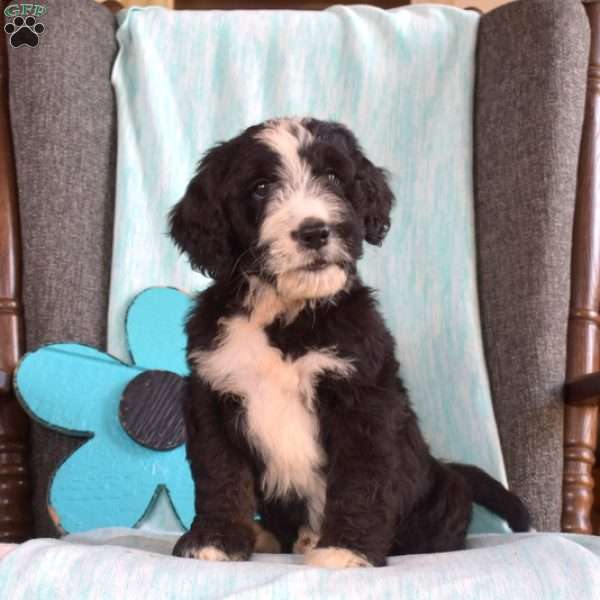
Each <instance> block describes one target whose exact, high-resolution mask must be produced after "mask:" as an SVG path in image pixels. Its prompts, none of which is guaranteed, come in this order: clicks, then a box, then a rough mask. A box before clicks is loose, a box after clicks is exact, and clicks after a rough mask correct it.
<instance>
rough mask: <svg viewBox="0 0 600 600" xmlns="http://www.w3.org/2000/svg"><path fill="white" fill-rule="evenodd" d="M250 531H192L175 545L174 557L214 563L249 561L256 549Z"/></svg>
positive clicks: (207, 529) (201, 529) (185, 534)
mask: <svg viewBox="0 0 600 600" xmlns="http://www.w3.org/2000/svg"><path fill="white" fill-rule="evenodd" d="M248 529H249V531H247V530H246V529H245V528H240V529H234V528H228V529H224V530H223V532H218V531H215V530H211V529H210V528H198V529H190V531H188V532H187V533H184V534H183V535H182V536H181V537H180V538H179V540H178V542H177V543H176V544H175V547H174V548H173V555H174V556H181V557H182V558H195V559H199V560H212V561H227V560H248V559H249V558H250V554H251V553H252V549H253V547H254V533H253V531H252V530H251V529H250V528H248Z"/></svg>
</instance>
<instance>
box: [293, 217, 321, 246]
mask: <svg viewBox="0 0 600 600" xmlns="http://www.w3.org/2000/svg"><path fill="white" fill-rule="evenodd" d="M292 237H293V238H294V239H296V240H298V241H299V242H300V244H301V245H302V246H304V247H305V248H311V249H313V250H318V249H319V248H322V247H323V246H325V245H326V244H327V242H328V241H329V227H327V225H326V224H325V222H324V221H321V220H320V219H304V221H302V223H300V227H298V229H297V230H296V231H294V232H293V233H292Z"/></svg>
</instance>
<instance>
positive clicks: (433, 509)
mask: <svg viewBox="0 0 600 600" xmlns="http://www.w3.org/2000/svg"><path fill="white" fill-rule="evenodd" d="M267 126H268V124H266V125H265V124H263V125H259V126H255V127H252V128H250V129H248V130H246V131H245V132H244V133H242V134H241V135H240V136H238V137H237V138H235V139H233V140H231V141H230V142H226V143H224V144H221V145H219V146H217V147H216V148H214V149H213V150H211V151H210V152H209V153H208V154H207V155H206V156H205V157H204V159H203V161H202V162H201V164H200V167H199V169H198V172H197V174H196V176H195V177H194V178H193V179H192V181H191V183H190V185H189V187H188V189H187V191H186V194H185V196H184V198H183V199H182V200H181V201H180V202H179V204H178V205H177V206H176V207H175V208H174V209H173V211H172V213H171V233H172V236H173V239H174V240H175V242H176V244H177V245H178V246H179V248H180V249H181V250H182V251H185V252H186V253H187V254H188V256H189V258H190V261H191V263H192V265H193V266H194V267H196V268H197V269H200V270H201V271H203V272H204V273H206V274H209V275H211V276H212V277H213V278H215V282H214V284H213V285H212V286H211V287H209V288H208V289H207V290H206V291H204V292H203V293H201V294H200V295H199V296H198V299H197V304H196V306H195V308H194V310H193V312H192V313H191V315H190V317H189V320H188V323H187V333H188V356H190V357H192V356H193V355H194V353H195V352H198V351H204V352H212V351H214V350H215V349H216V348H218V346H219V344H220V343H221V341H222V340H221V335H222V324H223V323H224V322H226V321H227V319H231V318H234V317H235V316H236V315H247V314H249V310H251V309H249V308H248V303H247V298H248V295H249V293H250V292H251V290H250V286H251V284H250V279H251V277H252V276H255V277H256V278H257V280H258V281H262V282H264V283H265V284H266V285H270V284H272V283H273V282H274V281H275V280H276V278H277V273H276V272H271V271H269V269H268V268H266V267H265V260H264V258H265V255H266V253H268V250H269V249H268V248H265V247H263V246H261V243H260V226H261V223H262V222H263V220H264V219H265V215H266V214H267V213H268V210H269V209H268V206H269V197H266V198H263V197H262V196H261V194H257V193H256V192H253V190H256V189H258V188H257V187H256V183H257V182H265V181H266V182H268V185H269V186H273V189H275V188H276V187H277V182H278V181H279V180H280V179H281V177H282V170H281V169H282V158H281V156H279V155H278V154H277V152H275V151H274V150H273V149H272V148H269V147H267V146H266V145H265V144H264V143H261V142H260V141H257V134H259V133H260V132H261V131H262V130H263V129H264V128H265V127H267ZM287 127H288V129H289V130H290V131H291V132H292V133H294V134H298V131H297V129H298V128H299V127H302V128H304V129H305V130H307V131H308V132H310V143H304V144H303V145H302V144H301V145H300V147H299V150H298V154H299V156H300V158H301V159H302V161H304V163H303V164H307V165H309V167H310V170H311V173H312V174H313V176H314V178H315V181H320V182H321V185H322V186H324V187H323V189H325V190H330V191H331V190H332V191H333V193H334V194H335V195H336V197H339V198H340V199H341V201H343V203H344V205H343V206H344V211H343V212H344V217H343V219H342V220H341V222H340V223H337V224H336V225H335V232H334V233H335V236H337V238H339V239H341V240H343V242H344V244H345V248H346V250H347V253H348V256H349V258H347V259H346V262H345V263H343V264H342V267H343V268H344V269H345V272H346V273H347V284H346V285H345V287H344V289H343V290H340V291H339V293H336V294H335V295H334V297H332V298H326V299H319V300H318V301H313V302H306V303H304V304H303V305H302V307H301V309H300V310H299V311H298V312H297V314H295V315H294V317H293V319H292V320H291V321H290V320H289V319H286V318H283V317H282V316H278V317H277V318H275V319H274V320H273V321H272V322H270V323H269V324H267V325H266V326H265V328H264V332H265V333H266V336H267V339H268V344H269V345H270V346H271V347H273V348H276V349H278V350H279V351H280V353H281V356H282V357H284V358H285V359H286V360H288V361H292V362H293V361H294V360H297V359H298V358H300V357H302V356H304V355H305V354H306V353H307V352H308V351H309V350H313V349H323V348H335V350H336V355H337V356H338V357H340V359H343V360H348V361H351V364H352V365H353V368H354V371H353V373H352V375H350V376H348V377H342V376H339V375H336V374H335V373H325V374H324V375H322V376H320V377H319V378H318V381H317V382H316V383H315V385H316V393H315V398H316V402H315V410H316V415H317V421H318V436H319V443H320V445H321V447H322V448H323V450H324V454H325V456H326V462H325V463H324V464H323V465H322V467H321V470H322V473H321V474H322V476H323V478H324V481H325V482H326V502H325V506H324V510H323V514H322V515H321V516H322V521H321V527H320V532H319V533H320V538H319V542H318V546H317V547H318V548H331V547H335V548H346V549H349V550H352V551H353V552H354V553H356V554H357V555H360V556H363V557H366V559H367V560H368V562H369V563H371V564H372V565H376V566H379V565H384V564H385V563H386V556H388V555H390V554H407V553H420V552H441V551H449V550H457V549H461V548H463V547H464V544H465V535H466V531H467V527H468V525H469V522H470V519H471V511H472V504H473V502H474V501H479V502H481V503H482V504H484V505H486V506H488V507H489V508H490V509H492V510H494V511H496V512H497V513H498V514H500V515H501V516H503V517H504V518H507V519H508V520H509V523H510V524H511V525H512V527H513V528H514V529H515V530H517V531H524V530H526V529H527V528H528V526H529V518H528V514H527V510H526V509H525V507H524V506H523V504H522V503H521V502H520V500H518V498H516V496H514V495H512V494H510V493H509V492H508V491H506V490H505V489H504V488H503V487H502V486H501V485H500V484H499V483H497V482H496V481H495V480H493V479H492V478H491V477H489V476H488V475H487V474H485V473H484V472H483V471H481V470H479V469H477V468H476V467H471V466H464V465H452V464H445V463H442V462H440V461H438V460H436V459H435V458H433V457H432V456H431V455H430V453H429V449H428V446H427V444H426V443H425V441H424V439H423V437H422V435H421V432H420V430H419V427H418V423H417V418H416V416H415V413H414V412H413V409H412V407H411V404H410V401H409V398H408V396H407V393H406V390H405V389H404V387H403V385H402V382H401V380H400V378H399V375H398V372H399V364H398V362H397V361H396V359H395V353H394V340H393V338H392V336H391V334H390V332H389V331H388V329H387V328H386V326H385V323H384V321H383V319H382V317H381V315H380V313H379V312H378V309H377V304H376V301H375V299H374V296H373V292H372V291H371V290H370V289H368V288H367V287H365V286H364V285H363V284H362V282H361V281H360V279H359V277H358V276H357V274H356V270H355V263H356V261H357V260H358V259H359V258H360V256H361V254H362V243H363V240H366V241H367V242H369V243H371V244H381V242H382V241H383V238H384V237H385V234H386V232H387V230H388V228H389V223H390V221H389V213H390V209H391V207H392V203H393V195H392V192H391V191H390V188H389V186H388V184H387V179H386V174H385V172H384V171H383V170H381V169H379V168H377V167H375V166H374V165H373V164H372V163H371V162H370V161H369V160H368V159H367V158H366V157H365V156H364V154H363V153H362V150H361V149H360V146H359V145H358V143H357V141H356V139H355V137H354V136H353V135H352V133H351V132H350V131H349V130H348V129H346V128H345V127H343V126H342V125H339V124H337V123H328V122H321V121H316V120H313V119H309V120H303V121H301V122H296V121H290V122H289V123H288V125H287ZM298 135H299V134H298ZM332 172H333V173H335V177H331V173H332ZM327 174H329V175H327ZM327 186H333V187H327ZM260 189H263V188H260ZM269 190H271V193H272V189H271V188H269ZM257 196H261V197H260V198H259V200H260V201H256V197H257ZM342 262H343V261H342ZM190 366H191V369H192V373H193V374H192V376H191V379H190V389H191V393H190V395H189V398H188V402H187V405H186V407H185V419H186V427H187V452H188V458H189V461H190V464H191V470H192V476H193V478H194V481H195V484H196V504H195V508H196V518H195V520H194V523H193V525H192V527H191V530H190V531H189V532H187V533H186V534H185V535H184V536H183V537H182V538H181V539H180V540H179V542H178V544H177V546H176V547H175V550H174V553H175V554H176V555H180V556H189V555H193V552H194V551H195V550H197V549H198V548H202V547H206V546H213V547H216V548H218V549H220V550H223V551H224V552H226V553H227V554H228V555H229V556H230V557H232V558H238V559H245V558H248V557H249V555H250V554H251V552H252V549H253V547H254V543H255V531H254V529H253V526H252V520H253V517H254V515H255V513H256V512H258V513H259V514H260V516H261V524H262V526H263V527H264V528H266V529H267V530H269V531H270V532H271V533H273V534H274V535H275V536H276V537H277V539H278V540H279V542H280V544H281V547H282V549H283V551H287V552H289V551H291V549H292V545H293V543H294V541H295V539H296V537H297V535H298V529H299V527H301V526H303V525H306V523H307V522H308V520H309V518H310V516H309V514H308V509H307V498H305V497H302V496H301V495H300V494H297V493H293V492H292V493H288V494H285V495H283V496H277V495H271V496H267V495H266V494H265V493H264V489H263V486H262V480H263V476H264V474H265V468H266V465H265V457H264V456H263V455H261V453H260V452H258V451H257V448H256V445H255V444H253V443H252V442H251V440H249V439H248V429H247V423H246V413H245V410H246V408H245V404H244V398H243V397H240V396H239V395H237V394H231V393H223V392H222V391H219V389H215V386H213V385H211V383H210V382H209V381H206V380H205V378H204V377H202V376H201V374H199V373H198V370H197V369H196V363H195V362H194V360H193V359H192V358H190ZM264 400H265V402H268V400H269V399H268V398H265V399H264Z"/></svg>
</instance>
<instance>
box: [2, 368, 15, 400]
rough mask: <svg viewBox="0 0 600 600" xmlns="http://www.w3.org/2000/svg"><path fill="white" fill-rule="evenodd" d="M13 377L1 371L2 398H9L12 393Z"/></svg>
mask: <svg viewBox="0 0 600 600" xmlns="http://www.w3.org/2000/svg"><path fill="white" fill-rule="evenodd" d="M11 383H12V377H11V376H10V374H9V373H7V372H6V371H3V370H2V369H0V397H2V396H8V394H9V393H10V391H11Z"/></svg>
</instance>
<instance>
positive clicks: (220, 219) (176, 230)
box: [169, 156, 233, 279]
mask: <svg viewBox="0 0 600 600" xmlns="http://www.w3.org/2000/svg"><path fill="white" fill-rule="evenodd" d="M213 170H214V168H213V167H212V166H211V164H210V156H207V157H206V158H205V159H204V160H203V161H202V163H201V164H200V167H199V168H198V172H197V173H196V175H195V176H194V178H193V179H192V180H191V181H190V184H189V185H188V188H187V190H186V192H185V195H184V196H183V198H182V199H181V200H180V201H179V202H178V203H177V204H176V205H175V206H174V207H173V208H172V209H171V212H170V213H169V224H170V235H171V238H172V239H173V241H174V242H175V245H176V246H177V247H178V248H179V250H181V251H182V252H185V253H186V254H187V255H188V257H189V260H190V264H191V265H192V268H193V269H194V270H197V271H200V272H201V273H202V274H203V275H206V276H208V277H212V278H213V279H219V277H220V276H222V275H227V274H228V273H229V271H230V270H231V267H232V264H233V257H232V251H231V247H230V244H229V239H230V225H229V220H228V219H227V217H226V215H225V212H224V207H223V202H222V198H221V197H220V196H219V195H218V193H217V191H216V189H217V188H218V185H216V182H215V177H216V174H215V173H214V172H212V171H213Z"/></svg>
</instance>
